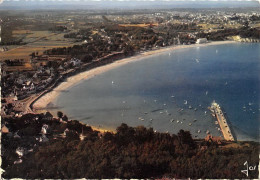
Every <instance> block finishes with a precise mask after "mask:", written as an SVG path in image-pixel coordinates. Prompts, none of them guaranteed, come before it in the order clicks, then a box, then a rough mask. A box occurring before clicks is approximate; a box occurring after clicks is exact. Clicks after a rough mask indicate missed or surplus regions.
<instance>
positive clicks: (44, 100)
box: [32, 41, 237, 111]
mask: <svg viewBox="0 0 260 180" xmlns="http://www.w3.org/2000/svg"><path fill="white" fill-rule="evenodd" d="M230 43H237V42H236V41H215V42H208V43H205V44H192V45H178V46H169V47H165V48H161V49H156V50H151V51H147V52H142V53H139V54H137V55H135V56H132V57H128V58H123V59H121V60H117V61H115V62H113V63H111V64H107V65H104V66H101V67H97V68H94V69H91V70H87V71H84V72H81V73H78V74H76V75H73V76H71V77H68V78H67V79H66V81H64V82H62V83H60V84H59V85H58V86H57V87H55V88H54V89H53V90H51V91H50V92H48V93H46V94H44V95H43V96H42V97H40V98H39V99H37V100H36V101H35V102H33V104H32V107H33V111H41V110H47V109H48V106H49V105H50V104H51V103H52V102H53V101H54V100H55V99H56V98H57V97H58V95H59V94H60V92H62V91H65V90H67V89H68V88H70V87H73V86H75V85H77V84H78V83H80V82H81V81H84V80H87V79H90V78H92V77H95V76H96V75H99V74H102V73H104V72H107V71H109V70H112V69H115V68H118V67H120V66H123V65H125V64H128V63H130V62H137V61H140V60H142V59H144V58H146V57H149V56H152V55H156V54H160V53H164V52H167V51H172V50H177V49H186V48H195V47H205V46H212V45H223V44H230Z"/></svg>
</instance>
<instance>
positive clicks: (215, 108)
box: [210, 101, 234, 141]
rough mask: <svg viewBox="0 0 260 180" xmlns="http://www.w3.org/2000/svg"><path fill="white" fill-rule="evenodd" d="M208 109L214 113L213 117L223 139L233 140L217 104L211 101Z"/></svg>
mask: <svg viewBox="0 0 260 180" xmlns="http://www.w3.org/2000/svg"><path fill="white" fill-rule="evenodd" d="M210 109H211V111H212V112H213V113H214V114H215V117H216V118H217V120H218V123H219V126H220V129H221V131H222V134H223V137H224V139H225V140H227V141H234V137H233V135H232V133H231V130H230V128H229V126H228V123H227V120H226V118H225V116H224V114H223V112H222V110H221V108H220V106H219V104H217V103H216V102H215V101H213V103H212V104H211V108H210Z"/></svg>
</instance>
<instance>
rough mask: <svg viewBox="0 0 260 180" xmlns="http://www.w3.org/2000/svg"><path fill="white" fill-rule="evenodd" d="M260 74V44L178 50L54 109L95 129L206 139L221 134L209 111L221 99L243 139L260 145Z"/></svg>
mask: <svg viewBox="0 0 260 180" xmlns="http://www.w3.org/2000/svg"><path fill="white" fill-rule="evenodd" d="M259 69H260V44H242V43H237V44H225V45H216V46H207V47H200V48H197V47H195V48H188V49H179V50H174V51H168V52H165V53H162V54H159V55H153V56H151V57H147V58H144V60H142V61H138V62H134V63H129V64H126V65H124V66H121V67H119V68H117V69H113V70H111V71H108V72H105V73H103V74H100V75H97V76H95V77H93V78H91V79H88V80H85V81H83V82H81V83H80V84H78V85H76V86H74V87H71V88H70V89H69V92H63V93H61V94H60V96H59V97H58V98H57V99H56V102H55V104H56V105H57V106H59V107H62V108H60V110H62V111H63V112H65V114H67V115H68V116H69V117H70V118H74V119H78V120H80V121H82V122H84V123H86V124H89V125H92V126H96V127H101V128H105V129H115V128H116V127H117V126H119V125H120V124H121V123H123V122H124V123H127V124H128V125H130V126H138V125H144V126H146V127H153V128H154V129H155V130H157V131H161V132H166V131H169V132H170V133H177V132H178V131H179V130H180V129H184V130H190V131H191V133H192V135H193V136H194V137H195V136H198V137H201V138H203V137H205V135H206V133H205V132H206V130H209V131H210V133H211V134H213V135H215V136H219V135H221V132H220V131H218V129H217V128H218V125H216V124H215V121H216V119H214V118H213V117H212V116H211V115H210V112H209V110H208V109H207V107H208V106H210V104H211V102H212V101H213V100H216V102H217V103H219V104H220V105H221V107H222V108H223V109H224V110H225V111H226V113H227V118H228V120H229V122H230V125H231V126H232V128H233V130H234V133H235V135H236V136H237V137H238V139H239V140H246V139H252V140H258V134H259V112H260V111H259V108H260V107H259ZM173 96H174V97H173ZM184 100H187V104H184V103H185V101H184ZM189 106H191V109H189ZM243 106H245V108H243ZM195 108H196V109H197V110H195ZM180 109H183V111H180ZM205 111H206V113H205ZM195 119H196V120H195ZM194 120H195V121H194ZM171 121H172V122H171ZM190 123H191V124H190ZM198 130H201V133H198Z"/></svg>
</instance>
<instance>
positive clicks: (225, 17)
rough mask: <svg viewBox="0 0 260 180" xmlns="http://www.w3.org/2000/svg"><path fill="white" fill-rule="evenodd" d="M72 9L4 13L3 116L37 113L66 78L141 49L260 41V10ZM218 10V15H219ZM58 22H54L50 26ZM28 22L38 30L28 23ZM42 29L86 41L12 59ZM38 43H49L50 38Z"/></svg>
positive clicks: (33, 52)
mask: <svg viewBox="0 0 260 180" xmlns="http://www.w3.org/2000/svg"><path fill="white" fill-rule="evenodd" d="M71 13H72V12H71ZM71 13H66V12H60V13H56V12H53V13H52V12H48V13H44V12H42V13H39V14H35V13H31V14H30V13H28V15H24V17H18V16H17V15H16V14H6V15H5V16H3V17H1V24H0V25H1V29H2V30H1V45H0V47H1V48H2V52H1V67H2V69H1V70H2V71H1V77H2V110H1V115H2V116H21V115H22V114H24V113H27V112H32V111H31V109H30V106H31V104H30V103H32V102H33V100H35V95H36V94H38V95H39V94H42V92H46V91H49V90H50V89H51V88H53V87H55V86H57V84H58V83H59V82H61V81H63V80H65V79H66V77H69V76H71V75H73V74H76V73H78V72H82V71H85V70H88V69H91V68H93V67H97V66H101V65H104V64H107V63H111V62H113V61H115V60H119V59H122V58H124V57H129V56H133V55H135V54H138V53H140V52H145V51H150V50H155V49H161V48H163V47H168V46H179V45H190V44H194V43H196V42H197V43H199V44H200V43H206V42H207V40H209V41H215V40H222V41H223V40H235V41H242V42H243V41H248V42H259V38H260V37H259V36H260V30H259V28H260V25H259V24H260V13H259V11H257V10H255V9H252V10H251V11H246V12H245V11H243V10H241V12H239V13H234V12H233V11H232V10H230V11H213V12H210V11H207V10H205V11H203V12H201V11H200V12H192V13H191V12H189V11H186V12H185V11H184V12H183V11H172V12H171V11H162V10H160V11H158V12H155V11H154V10H151V12H145V13H143V12H138V11H137V12H130V13H129V15H127V16H120V13H121V12H120V11H115V12H112V13H111V14H109V15H103V12H100V15H97V14H95V15H91V13H90V14H88V13H86V14H85V16H84V15H83V16H80V17H79V16H76V15H74V16H72V15H71ZM78 13H80V12H78ZM81 13H82V12H81ZM215 13H217V14H218V16H214V14H215ZM117 14H118V15H117ZM61 15H63V16H61ZM72 17H73V18H72ZM36 18H37V19H36ZM86 18H87V20H86ZM14 19H15V21H14ZM84 19H85V20H84ZM33 21H34V23H33V24H32V22H33ZM35 21H36V22H35ZM37 21H38V23H39V24H37ZM54 22H56V23H55V25H54V26H53V25H52V26H50V27H48V24H49V25H50V23H54ZM13 23H18V24H21V26H20V27H19V28H21V29H20V30H19V29H13V30H11V31H10V29H9V28H13V26H12V25H13ZM28 23H29V24H32V26H33V28H31V29H30V28H28V27H27V26H26V25H25V24H28ZM23 24H24V25H23ZM43 26H44V27H43ZM39 27H41V28H45V29H41V30H40V29H38V31H46V30H47V31H52V32H55V33H56V34H63V39H73V41H76V42H80V44H78V45H74V46H72V47H57V48H52V49H46V48H47V47H45V48H44V51H43V50H39V51H33V48H31V49H30V51H31V52H30V53H28V54H27V55H23V56H21V57H19V56H14V57H13V58H12V57H10V56H9V54H8V53H12V52H14V51H15V50H16V48H17V47H14V46H15V45H12V44H16V45H18V46H21V47H23V46H25V48H28V47H27V46H29V45H30V43H31V42H30V41H29V40H28V39H27V36H29V35H30V34H31V33H33V31H34V30H33V29H34V28H36V29H37V28H39ZM46 28H47V29H46ZM7 29H8V30H7ZM241 30H242V31H241ZM17 31H20V32H17ZM36 31H37V30H36ZM10 33H11V34H10ZM14 33H16V34H14ZM23 33H25V34H23ZM17 34H18V35H17ZM36 41H37V40H36ZM38 41H39V42H42V43H46V42H45V41H48V40H46V38H45V39H44V40H42V39H41V40H38ZM23 44H25V45H23ZM12 48H14V49H13V50H12ZM18 48H20V47H18ZM13 54H15V53H13ZM5 56H6V58H5ZM9 57H10V58H9ZM28 103H29V105H28ZM28 106H29V108H26V107H28Z"/></svg>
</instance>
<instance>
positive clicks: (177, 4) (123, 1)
mask: <svg viewBox="0 0 260 180" xmlns="http://www.w3.org/2000/svg"><path fill="white" fill-rule="evenodd" d="M70 5H72V6H71V8H72V7H73V8H80V9H81V8H87V7H88V8H90V7H92V8H112V7H114V8H139V9H140V8H143V7H148V8H149V7H151V8H155V7H156V6H157V7H159V8H160V7H161V8H164V7H166V8H192V7H194V8H200V7H202V8H214V7H260V0H0V9H35V8H40V9H43V8H51V7H52V8H53V7H55V8H64V7H66V6H67V7H68V6H70Z"/></svg>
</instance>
